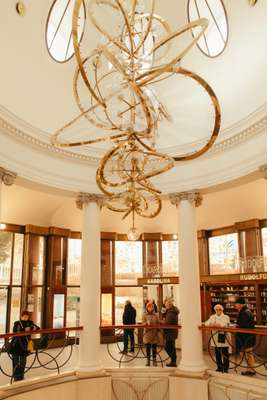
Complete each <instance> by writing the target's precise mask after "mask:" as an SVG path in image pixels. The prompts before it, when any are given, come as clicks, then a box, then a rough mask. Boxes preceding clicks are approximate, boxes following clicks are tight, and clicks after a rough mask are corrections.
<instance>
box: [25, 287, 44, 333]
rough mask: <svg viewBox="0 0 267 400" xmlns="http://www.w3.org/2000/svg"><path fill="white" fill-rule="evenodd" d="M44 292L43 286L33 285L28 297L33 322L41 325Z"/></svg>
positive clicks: (28, 307) (28, 308)
mask: <svg viewBox="0 0 267 400" xmlns="http://www.w3.org/2000/svg"><path fill="white" fill-rule="evenodd" d="M42 294H43V288H41V287H33V288H31V293H28V299H27V310H28V311H29V312H30V313H31V318H32V320H33V322H34V323H35V324H36V325H38V326H40V327H41V325H42Z"/></svg>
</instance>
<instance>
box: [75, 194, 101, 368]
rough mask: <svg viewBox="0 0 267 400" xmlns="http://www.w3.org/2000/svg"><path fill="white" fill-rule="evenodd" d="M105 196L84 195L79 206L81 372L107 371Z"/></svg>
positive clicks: (79, 199)
mask: <svg viewBox="0 0 267 400" xmlns="http://www.w3.org/2000/svg"><path fill="white" fill-rule="evenodd" d="M102 202H103V196H98V195H94V194H87V193H80V194H79V195H78V197H77V200H76V204H77V207H78V208H80V209H82V210H83V211H82V212H83V220H82V266H81V292H80V299H81V300H80V316H81V326H83V331H82V332H81V336H80V345H79V362H78V371H79V372H85V373H91V372H92V373H94V374H95V373H96V372H99V373H100V372H101V371H103V367H102V363H101V360H100V331H99V325H100V285H101V282H100V240H101V238H100V207H101V205H102Z"/></svg>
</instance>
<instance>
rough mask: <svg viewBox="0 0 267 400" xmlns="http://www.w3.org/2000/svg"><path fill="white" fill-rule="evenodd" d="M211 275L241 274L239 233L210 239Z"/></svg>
mask: <svg viewBox="0 0 267 400" xmlns="http://www.w3.org/2000/svg"><path fill="white" fill-rule="evenodd" d="M209 262H210V274H211V275H218V274H231V273H233V274H234V273H238V272H239V264H238V236H237V233H230V234H227V235H221V236H214V237H211V238H209Z"/></svg>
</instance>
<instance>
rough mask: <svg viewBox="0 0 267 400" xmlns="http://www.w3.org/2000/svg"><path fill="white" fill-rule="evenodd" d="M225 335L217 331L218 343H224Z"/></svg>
mask: <svg viewBox="0 0 267 400" xmlns="http://www.w3.org/2000/svg"><path fill="white" fill-rule="evenodd" d="M225 340H226V336H225V333H218V343H225Z"/></svg>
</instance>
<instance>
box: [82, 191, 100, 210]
mask: <svg viewBox="0 0 267 400" xmlns="http://www.w3.org/2000/svg"><path fill="white" fill-rule="evenodd" d="M104 201H105V196H103V195H101V194H95V193H79V194H78V196H77V198H76V206H77V208H79V209H80V210H82V209H83V206H84V205H87V204H89V203H96V204H97V205H98V206H99V207H100V209H101V208H102V206H103V205H104Z"/></svg>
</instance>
